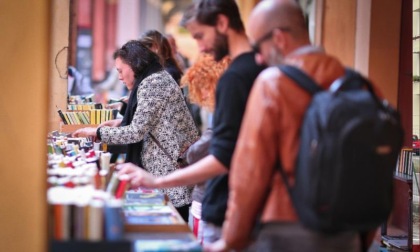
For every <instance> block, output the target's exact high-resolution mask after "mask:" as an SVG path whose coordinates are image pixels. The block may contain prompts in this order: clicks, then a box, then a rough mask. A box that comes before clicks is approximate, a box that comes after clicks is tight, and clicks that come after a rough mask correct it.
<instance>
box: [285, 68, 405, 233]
mask: <svg viewBox="0 0 420 252" xmlns="http://www.w3.org/2000/svg"><path fill="white" fill-rule="evenodd" d="M279 68H280V70H281V71H282V72H283V73H284V74H285V75H286V76H288V77H289V78H291V79H292V80H294V82H296V83H297V84H298V85H299V86H300V87H301V88H303V89H304V90H306V91H307V92H309V93H310V94H312V95H313V98H312V101H311V103H310V105H309V107H308V108H307V111H306V113H305V116H304V120H303V124H302V126H301V129H300V148H299V153H298V157H297V162H296V166H295V167H296V171H295V172H296V173H295V176H296V177H295V178H296V180H295V185H294V186H293V187H291V186H290V185H289V182H288V180H287V177H286V175H285V172H284V170H283V169H282V167H281V166H280V167H279V168H280V171H281V174H282V177H283V180H284V182H285V184H286V186H287V188H288V190H289V193H290V195H291V198H292V201H293V204H294V206H295V209H296V211H297V214H298V217H299V219H300V221H301V222H302V224H303V225H305V226H307V227H309V228H311V229H313V230H317V231H322V232H327V233H331V232H338V231H345V230H354V231H368V230H371V229H374V228H377V227H378V226H379V225H380V224H382V223H384V222H386V221H387V218H388V216H389V214H390V212H391V210H392V206H393V173H394V170H395V166H396V163H397V158H398V154H399V152H400V149H401V146H402V142H403V135H404V134H403V129H402V126H401V123H400V118H399V114H398V112H397V111H396V110H395V109H393V108H392V107H391V106H390V105H389V104H388V103H387V102H386V101H381V100H380V99H379V98H378V97H377V96H376V95H375V93H374V91H373V88H372V85H371V84H370V82H369V81H368V80H367V79H365V78H364V77H362V76H361V75H360V74H358V73H357V72H355V71H353V70H350V69H346V74H345V76H343V77H341V78H339V79H337V80H336V81H334V83H333V84H332V85H331V87H330V88H329V89H328V90H322V89H321V88H320V86H319V85H317V84H316V83H315V82H314V81H313V80H312V79H311V78H310V77H309V76H308V75H306V74H305V73H304V72H302V71H301V70H299V69H298V68H296V67H293V66H286V65H282V66H279Z"/></svg>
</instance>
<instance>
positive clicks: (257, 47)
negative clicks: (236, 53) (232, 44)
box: [251, 27, 290, 53]
mask: <svg viewBox="0 0 420 252" xmlns="http://www.w3.org/2000/svg"><path fill="white" fill-rule="evenodd" d="M276 29H278V30H280V31H283V32H290V28H288V27H276V28H273V29H272V30H271V31H269V32H268V33H267V34H265V35H264V36H262V37H261V38H260V39H259V40H257V41H256V42H255V43H253V44H252V45H251V47H252V50H253V51H254V53H260V47H261V44H262V42H264V41H266V40H268V39H271V37H272V36H273V34H274V30H276Z"/></svg>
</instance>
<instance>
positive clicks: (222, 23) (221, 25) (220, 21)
mask: <svg viewBox="0 0 420 252" xmlns="http://www.w3.org/2000/svg"><path fill="white" fill-rule="evenodd" d="M228 29H229V18H227V17H226V16H225V15H223V14H219V15H217V23H216V30H217V31H218V32H220V33H222V34H226V33H227V30H228Z"/></svg>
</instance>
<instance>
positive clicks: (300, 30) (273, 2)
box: [248, 0, 308, 40]
mask: <svg viewBox="0 0 420 252" xmlns="http://www.w3.org/2000/svg"><path fill="white" fill-rule="evenodd" d="M249 20H250V22H249V26H248V28H249V33H250V37H251V39H252V40H256V39H258V38H260V37H261V36H262V35H263V34H266V33H267V32H269V31H271V30H272V29H274V28H277V27H282V28H288V29H290V34H291V35H292V36H293V37H294V38H295V39H306V37H307V36H308V31H307V27H306V23H305V18H304V15H303V12H302V9H301V8H300V6H299V4H298V3H296V1H294V0H264V1H261V2H260V3H258V4H257V6H256V7H255V8H254V9H253V11H252V13H251V16H250V18H249Z"/></svg>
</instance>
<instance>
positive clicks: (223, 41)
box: [214, 30, 229, 61]
mask: <svg viewBox="0 0 420 252" xmlns="http://www.w3.org/2000/svg"><path fill="white" fill-rule="evenodd" d="M228 54H229V44H228V39H227V36H226V35H223V34H221V33H219V32H218V31H217V30H216V39H215V41H214V60H215V61H220V60H222V59H223V58H224V57H225V56H226V55H228Z"/></svg>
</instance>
